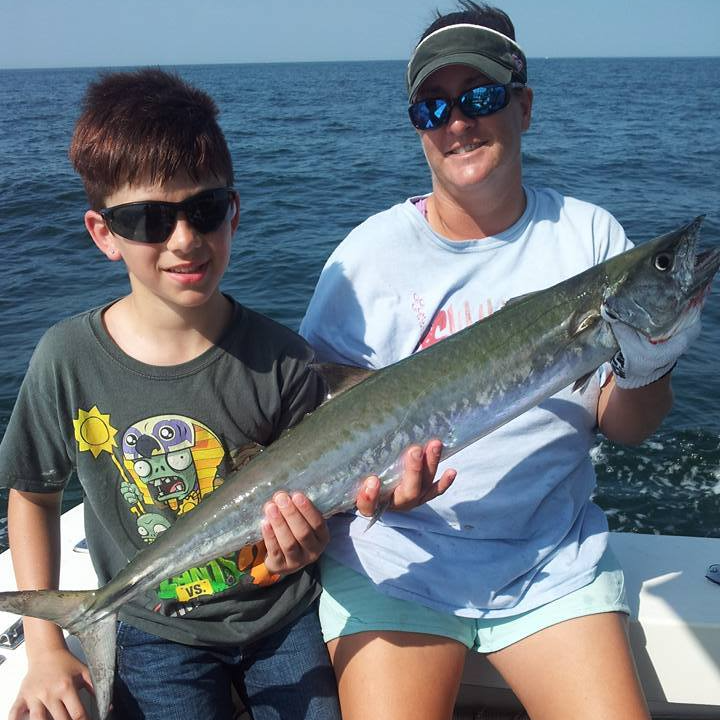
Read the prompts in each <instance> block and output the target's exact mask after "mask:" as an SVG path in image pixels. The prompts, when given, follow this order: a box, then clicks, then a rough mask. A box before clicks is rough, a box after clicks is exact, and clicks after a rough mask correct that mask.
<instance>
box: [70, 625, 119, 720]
mask: <svg viewBox="0 0 720 720" xmlns="http://www.w3.org/2000/svg"><path fill="white" fill-rule="evenodd" d="M116 621H117V616H116V615H115V614H114V613H111V614H110V615H106V616H105V617H104V618H101V619H100V620H98V621H97V622H94V623H93V624H92V625H89V626H87V627H84V628H83V629H82V630H77V631H75V633H74V634H75V635H76V637H77V638H78V640H79V641H80V645H81V646H82V649H83V652H84V653H85V661H86V663H87V666H88V668H89V669H90V677H91V678H92V683H93V693H94V695H95V702H96V703H97V707H98V714H99V715H100V718H101V720H105V718H106V717H107V716H108V713H109V712H110V703H111V701H112V696H113V683H114V682H115V646H116V641H117V629H116Z"/></svg>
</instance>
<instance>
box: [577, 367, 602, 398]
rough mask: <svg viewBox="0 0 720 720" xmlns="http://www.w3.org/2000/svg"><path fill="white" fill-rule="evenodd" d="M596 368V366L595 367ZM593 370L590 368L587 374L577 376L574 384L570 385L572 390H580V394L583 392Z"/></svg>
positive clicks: (593, 372)
mask: <svg viewBox="0 0 720 720" xmlns="http://www.w3.org/2000/svg"><path fill="white" fill-rule="evenodd" d="M595 370H597V368H595ZM595 370H591V371H590V372H589V373H588V374H587V375H583V376H582V377H581V378H578V379H577V380H576V381H575V384H574V385H573V387H572V391H573V392H578V391H580V394H581V395H582V393H584V392H585V390H587V387H588V385H589V384H590V380H591V379H592V376H593V375H594V374H595Z"/></svg>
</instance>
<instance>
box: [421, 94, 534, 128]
mask: <svg viewBox="0 0 720 720" xmlns="http://www.w3.org/2000/svg"><path fill="white" fill-rule="evenodd" d="M519 87H525V86H524V85H523V84H522V83H510V84H509V85H480V86H478V87H474V88H470V90H466V91H465V92H464V93H462V95H458V96H457V97H456V98H451V99H449V100H448V99H446V98H432V99H431V100H419V101H418V102H415V103H412V104H411V105H410V107H408V114H409V115H410V122H411V123H412V124H413V125H414V126H415V127H416V128H417V129H418V130H435V129H436V128H439V127H442V126H443V125H445V123H446V122H447V121H448V120H449V119H450V113H451V112H452V109H453V108H454V107H455V106H456V105H457V106H458V107H459V108H460V111H461V112H462V114H463V115H465V116H466V117H469V118H476V117H486V116H487V115H493V114H494V113H496V112H498V111H499V110H502V109H503V108H504V107H505V106H506V105H507V104H508V103H509V102H510V90H511V89H513V88H519Z"/></svg>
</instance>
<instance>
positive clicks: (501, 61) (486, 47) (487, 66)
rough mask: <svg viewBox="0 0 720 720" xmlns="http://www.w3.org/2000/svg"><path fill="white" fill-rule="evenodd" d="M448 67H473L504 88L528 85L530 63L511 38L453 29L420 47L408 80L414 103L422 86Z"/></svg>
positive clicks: (438, 33)
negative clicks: (514, 85)
mask: <svg viewBox="0 0 720 720" xmlns="http://www.w3.org/2000/svg"><path fill="white" fill-rule="evenodd" d="M447 65H469V66H470V67H473V68H475V69H477V70H479V71H480V72H481V73H483V75H487V76H488V77H489V78H490V79H491V80H494V81H495V82H497V83H500V84H501V85H507V84H508V83H510V82H519V83H522V84H523V85H525V84H526V83H527V61H526V59H525V53H524V52H523V51H522V50H521V49H520V46H519V45H517V44H516V43H515V42H513V41H512V40H511V39H510V38H509V37H507V36H505V35H503V34H502V33H499V32H497V31H496V30H491V29H490V28H486V27H482V26H480V25H469V24H463V25H449V26H448V27H444V28H440V30H436V31H435V32H434V33H431V34H430V35H428V36H427V37H426V38H425V39H424V40H421V41H420V43H418V46H417V47H416V48H415V51H414V52H413V54H412V57H411V58H410V62H409V63H408V69H407V76H406V78H405V81H406V84H407V90H408V98H409V99H410V101H412V100H413V98H414V97H415V93H416V92H417V91H418V88H419V87H420V85H422V83H423V82H424V81H425V80H426V79H427V78H428V77H429V76H430V75H431V74H432V73H434V72H435V71H436V70H439V69H440V68H442V67H445V66H447Z"/></svg>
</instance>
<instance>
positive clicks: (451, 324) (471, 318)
mask: <svg viewBox="0 0 720 720" xmlns="http://www.w3.org/2000/svg"><path fill="white" fill-rule="evenodd" d="M413 298H414V302H413V305H414V306H415V305H416V303H417V298H418V296H417V295H414V296H413ZM473 311H474V312H473ZM493 312H494V308H493V301H492V299H491V298H488V299H487V300H485V302H484V303H482V302H481V303H480V304H479V305H477V306H476V305H474V304H471V303H470V301H469V300H466V301H465V302H464V303H462V305H461V306H460V307H456V306H455V305H453V304H452V303H450V304H449V305H448V306H447V307H444V308H442V309H441V310H439V311H438V313H437V314H436V315H435V317H434V318H433V320H432V322H431V323H430V326H429V327H428V329H427V332H426V333H425V334H424V335H423V337H422V338H421V340H420V344H419V345H418V350H424V349H425V348H427V347H430V346H431V345H434V344H435V343H436V342H439V341H440V340H443V339H444V338H446V337H449V336H450V335H452V334H453V333H456V332H457V331H458V330H464V329H465V328H466V327H468V325H472V324H473V323H475V322H477V321H478V320H482V319H483V318H486V317H488V315H492V314H493Z"/></svg>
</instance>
